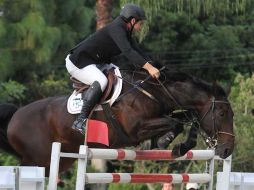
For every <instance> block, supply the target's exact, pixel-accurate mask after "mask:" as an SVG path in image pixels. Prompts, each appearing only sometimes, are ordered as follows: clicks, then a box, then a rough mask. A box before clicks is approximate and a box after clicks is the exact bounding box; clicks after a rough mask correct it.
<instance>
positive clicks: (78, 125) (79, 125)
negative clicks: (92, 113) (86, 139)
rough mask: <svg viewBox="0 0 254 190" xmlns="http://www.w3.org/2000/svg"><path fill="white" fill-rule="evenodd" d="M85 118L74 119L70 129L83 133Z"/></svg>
mask: <svg viewBox="0 0 254 190" xmlns="http://www.w3.org/2000/svg"><path fill="white" fill-rule="evenodd" d="M86 120H87V118H85V119H79V118H78V119H76V120H75V121H74V122H73V124H72V127H71V128H72V129H74V130H76V131H78V132H80V133H81V134H83V135H85V131H86Z"/></svg>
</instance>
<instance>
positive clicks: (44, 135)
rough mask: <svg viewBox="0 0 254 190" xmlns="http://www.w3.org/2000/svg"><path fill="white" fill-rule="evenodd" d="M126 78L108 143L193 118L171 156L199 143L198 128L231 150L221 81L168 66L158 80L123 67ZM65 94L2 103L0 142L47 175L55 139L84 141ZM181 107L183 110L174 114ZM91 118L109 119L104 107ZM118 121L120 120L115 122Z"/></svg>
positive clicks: (222, 151)
mask: <svg viewBox="0 0 254 190" xmlns="http://www.w3.org/2000/svg"><path fill="white" fill-rule="evenodd" d="M122 79H123V89H122V92H121V94H122V95H121V97H120V98H119V99H118V101H117V102H115V103H114V104H113V105H112V106H111V107H110V109H109V111H110V112H112V118H113V119H114V122H111V123H109V127H108V128H109V129H108V130H109V134H108V137H109V146H108V148H124V147H127V146H137V145H138V144H140V143H141V142H143V141H145V140H147V139H156V138H157V139H160V138H162V137H164V136H165V135H167V134H168V133H169V132H171V133H172V132H173V134H174V135H175V136H174V138H175V137H176V136H177V135H178V134H180V133H181V132H182V131H183V128H184V126H185V124H186V123H191V124H192V125H191V128H190V130H189V134H188V137H187V138H186V141H184V142H182V143H179V144H176V145H175V146H174V147H173V156H175V157H179V156H182V155H184V154H185V153H186V152H187V151H188V150H190V149H191V148H193V147H195V146H196V139H197V136H198V134H201V135H202V137H204V138H206V140H207V141H208V142H210V145H211V146H213V147H214V148H215V150H216V154H217V155H219V156H220V157H221V158H226V157H228V156H229V155H231V154H232V152H233V149H234V139H235V138H234V137H235V136H234V132H233V111H232V108H231V105H230V103H229V101H228V99H227V95H226V93H225V91H224V90H223V88H222V87H221V86H219V85H218V84H216V83H208V82H206V81H204V80H202V79H200V78H197V77H194V76H190V75H187V74H184V73H172V72H170V71H169V70H164V71H162V72H161V76H160V78H159V79H157V80H156V79H153V78H151V77H147V73H145V72H130V71H122ZM67 99H68V96H55V97H49V98H45V99H41V100H37V101H35V102H32V103H30V104H28V105H26V106H23V107H21V108H19V109H17V108H16V107H15V106H14V105H11V104H2V105H0V126H1V128H0V134H1V136H2V137H1V141H0V148H2V149H5V150H6V151H8V152H10V153H13V154H15V155H16V156H17V157H18V158H19V159H20V160H21V165H25V166H34V165H35V166H42V167H45V168H46V174H47V175H48V172H49V166H50V156H51V146H52V142H55V141H57V142H60V143H62V151H64V152H78V150H79V146H80V145H81V144H83V143H84V135H82V134H81V133H79V132H77V131H76V130H73V129H72V128H71V126H72V123H73V122H74V120H75V117H76V115H73V114H69V113H68V111H67V107H66V104H67ZM179 109H181V110H185V111H182V112H180V114H174V111H175V110H179ZM91 118H92V119H96V120H101V121H104V122H108V119H107V117H106V116H105V113H104V112H103V111H96V112H93V113H92V114H91ZM112 123H113V124H112ZM114 123H117V126H112V125H114ZM169 143H171V142H168V144H167V145H169ZM88 145H89V144H88ZM89 146H90V147H96V145H94V144H91V145H89ZM74 161H75V159H70V158H61V161H60V168H59V171H60V172H62V171H65V170H67V169H69V168H70V167H71V166H72V164H73V162H74Z"/></svg>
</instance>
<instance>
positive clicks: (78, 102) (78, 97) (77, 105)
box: [67, 64, 123, 114]
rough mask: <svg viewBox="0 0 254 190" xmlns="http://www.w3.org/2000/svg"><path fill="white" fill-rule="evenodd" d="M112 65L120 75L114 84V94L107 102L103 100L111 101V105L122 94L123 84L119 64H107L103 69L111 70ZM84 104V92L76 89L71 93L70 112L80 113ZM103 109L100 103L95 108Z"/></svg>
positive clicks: (97, 109)
mask: <svg viewBox="0 0 254 190" xmlns="http://www.w3.org/2000/svg"><path fill="white" fill-rule="evenodd" d="M112 67H114V68H115V75H116V76H118V77H117V81H116V83H115V84H114V85H113V95H112V96H111V98H110V99H109V100H106V101H105V102H103V103H109V105H110V106H112V105H113V103H114V102H115V101H116V99H117V98H118V96H119V95H120V94H121V91H122V85H123V81H122V75H121V73H120V70H119V68H118V67H117V66H115V65H114V64H110V65H106V66H105V68H104V69H103V70H105V69H106V70H109V69H110V68H112ZM82 105H83V100H82V94H81V93H77V92H76V90H74V91H73V93H72V95H70V97H69V98H68V102H67V110H68V112H69V113H70V114H78V113H80V111H81V109H82ZM101 110H102V107H101V106H100V105H97V106H96V108H95V111H101Z"/></svg>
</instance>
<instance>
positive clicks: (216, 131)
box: [199, 97, 235, 148]
mask: <svg viewBox="0 0 254 190" xmlns="http://www.w3.org/2000/svg"><path fill="white" fill-rule="evenodd" d="M216 103H221V104H227V105H229V102H228V101H222V100H215V98H214V97H212V99H211V104H210V106H209V108H208V110H207V111H206V112H205V114H204V115H203V116H202V117H201V119H200V120H199V127H200V123H201V122H202V121H203V120H204V119H205V117H206V116H207V115H208V113H209V112H211V111H212V120H213V130H214V135H213V136H212V137H209V136H207V135H206V134H205V133H201V136H202V137H203V138H204V139H205V142H206V143H207V144H208V146H209V147H211V148H215V147H216V146H217V144H218V143H217V138H218V134H224V135H228V136H231V137H233V138H235V135H234V134H232V133H228V132H225V131H221V130H219V129H218V127H217V126H216V116H215V105H216Z"/></svg>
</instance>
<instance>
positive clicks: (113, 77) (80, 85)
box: [70, 68, 117, 102]
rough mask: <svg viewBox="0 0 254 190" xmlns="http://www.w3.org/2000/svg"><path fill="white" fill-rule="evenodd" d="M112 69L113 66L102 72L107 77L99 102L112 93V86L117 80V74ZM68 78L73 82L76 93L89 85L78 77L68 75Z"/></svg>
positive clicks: (84, 89)
mask: <svg viewBox="0 0 254 190" xmlns="http://www.w3.org/2000/svg"><path fill="white" fill-rule="evenodd" d="M114 69H115V68H111V69H109V70H107V71H106V72H103V73H104V74H105V75H106V77H107V79H108V84H107V87H106V89H105V90H104V92H103V95H102V97H101V100H100V102H104V101H105V100H107V98H108V97H109V96H110V95H111V93H112V89H113V86H114V84H115V83H116V81H117V76H116V75H115V72H114ZM70 80H71V81H72V82H73V83H72V87H73V89H74V90H76V93H77V94H78V93H82V92H84V91H86V90H87V89H88V88H89V86H90V85H87V84H84V83H82V82H81V81H79V80H78V79H76V78H74V77H70Z"/></svg>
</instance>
